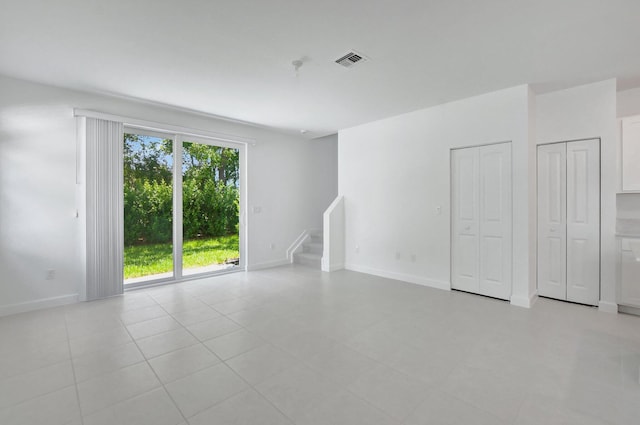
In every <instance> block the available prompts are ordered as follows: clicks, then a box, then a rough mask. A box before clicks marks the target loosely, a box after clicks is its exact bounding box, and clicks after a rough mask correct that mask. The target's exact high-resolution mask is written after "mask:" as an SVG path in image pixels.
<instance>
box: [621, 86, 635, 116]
mask: <svg viewBox="0 0 640 425" xmlns="http://www.w3.org/2000/svg"><path fill="white" fill-rule="evenodd" d="M617 96H618V98H617V110H616V116H618V117H620V118H623V117H629V116H633V115H640V87H638V88H635V89H631V90H624V91H619V92H618V95H617Z"/></svg>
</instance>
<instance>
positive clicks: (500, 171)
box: [451, 143, 512, 300]
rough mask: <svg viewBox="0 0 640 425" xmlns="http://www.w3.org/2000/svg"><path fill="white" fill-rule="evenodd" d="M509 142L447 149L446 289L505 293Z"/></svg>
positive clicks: (507, 285) (508, 240) (508, 260)
mask: <svg viewBox="0 0 640 425" xmlns="http://www.w3.org/2000/svg"><path fill="white" fill-rule="evenodd" d="M511 211H512V207H511V144H510V143H500V144H495V145H487V146H479V147H472V148H464V149H454V150H452V151H451V239H452V240H451V243H452V248H451V287H452V288H453V289H459V290H462V291H467V292H473V293H477V294H482V295H487V296H490V297H495V298H501V299H506V300H508V299H509V297H510V296H511V280H512V278H511V267H512V266H511V262H512V260H511V258H512V249H511V244H512V242H511V221H512V217H511V214H512V213H511Z"/></svg>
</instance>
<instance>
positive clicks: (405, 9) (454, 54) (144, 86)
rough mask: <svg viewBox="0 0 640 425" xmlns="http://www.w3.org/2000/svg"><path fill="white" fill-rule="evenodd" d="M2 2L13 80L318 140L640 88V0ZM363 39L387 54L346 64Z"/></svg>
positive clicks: (0, 63)
mask: <svg viewBox="0 0 640 425" xmlns="http://www.w3.org/2000/svg"><path fill="white" fill-rule="evenodd" d="M0 11H1V12H0V74H5V75H9V76H14V77H19V78H24V79H28V80H34V81H38V82H43V83H48V84H53V85H57V86H63V87H69V88H74V89H80V90H88V91H94V92H104V93H112V94H118V95H125V96H130V97H134V98H141V99H146V100H151V101H155V102H161V103H165V104H170V105H175V106H179V107H184V108H188V109H193V110H197V111H202V112H207V113H211V114H215V115H220V116H225V117H230V118H234V119H239V120H243V121H249V122H253V123H258V124H262V125H266V126H270V127H276V128H279V129H284V130H287V131H296V132H297V131H299V130H301V129H306V130H309V136H310V137H317V136H320V135H325V134H330V133H334V132H336V131H337V130H340V129H343V128H348V127H351V126H354V125H357V124H361V123H365V122H369V121H373V120H376V119H380V118H384V117H388V116H392V115H396V114H400V113H403V112H408V111H412V110H416V109H420V108H424V107H428V106H433V105H436V104H440V103H444V102H447V101H451V100H456V99H461V98H465V97H469V96H473V95H477V94H481V93H486V92H490V91H494V90H498V89H502V88H507V87H512V86H515V85H519V84H524V83H530V84H532V86H533V87H534V89H535V90H536V91H538V92H544V91H549V90H553V89H559V88H564V87H570V86H574V85H578V84H583V83H588V82H593V81H598V80H602V79H606V78H611V77H617V78H618V89H624V88H630V87H635V86H640V54H638V41H639V40H640V1H639V0H606V1H605V0H533V1H530V0H482V1H480V0H395V1H391V0H315V1H309V0H253V1H252V0H229V1H223V0H213V1H212V0H208V1H207V0H181V1H178V0H173V1H172V0H0ZM350 49H355V50H357V51H359V52H361V53H363V54H365V55H367V56H368V57H369V58H370V59H371V60H370V61H369V62H366V63H363V64H360V65H358V66H357V67H355V68H353V69H349V70H348V69H345V68H342V67H340V66H339V65H337V64H335V63H333V61H334V60H335V59H337V58H338V57H340V56H342V55H343V54H344V53H346V52H347V51H348V50H350ZM302 57H304V58H305V63H304V65H303V66H302V67H301V68H300V72H299V76H298V77H297V78H296V77H295V74H294V69H293V66H292V65H291V62H292V61H293V60H295V59H300V58H302Z"/></svg>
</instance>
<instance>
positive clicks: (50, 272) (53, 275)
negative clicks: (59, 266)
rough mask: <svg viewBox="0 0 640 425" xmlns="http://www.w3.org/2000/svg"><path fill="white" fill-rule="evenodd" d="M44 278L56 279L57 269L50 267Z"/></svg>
mask: <svg viewBox="0 0 640 425" xmlns="http://www.w3.org/2000/svg"><path fill="white" fill-rule="evenodd" d="M44 278H45V279H46V280H54V279H55V278H56V271H55V269H48V270H47V271H46V273H45V275H44Z"/></svg>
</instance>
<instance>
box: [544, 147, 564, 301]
mask: <svg viewBox="0 0 640 425" xmlns="http://www.w3.org/2000/svg"><path fill="white" fill-rule="evenodd" d="M566 149H567V147H566V143H556V144H553V145H543V146H538V294H540V295H542V296H544V297H551V298H558V299H562V300H564V299H566V296H567V280H566V279H567V274H566V273H567V267H566V264H567V259H566V255H567V240H566V235H567V223H566V216H567V214H566V200H567V196H566V187H567V185H566Z"/></svg>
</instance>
